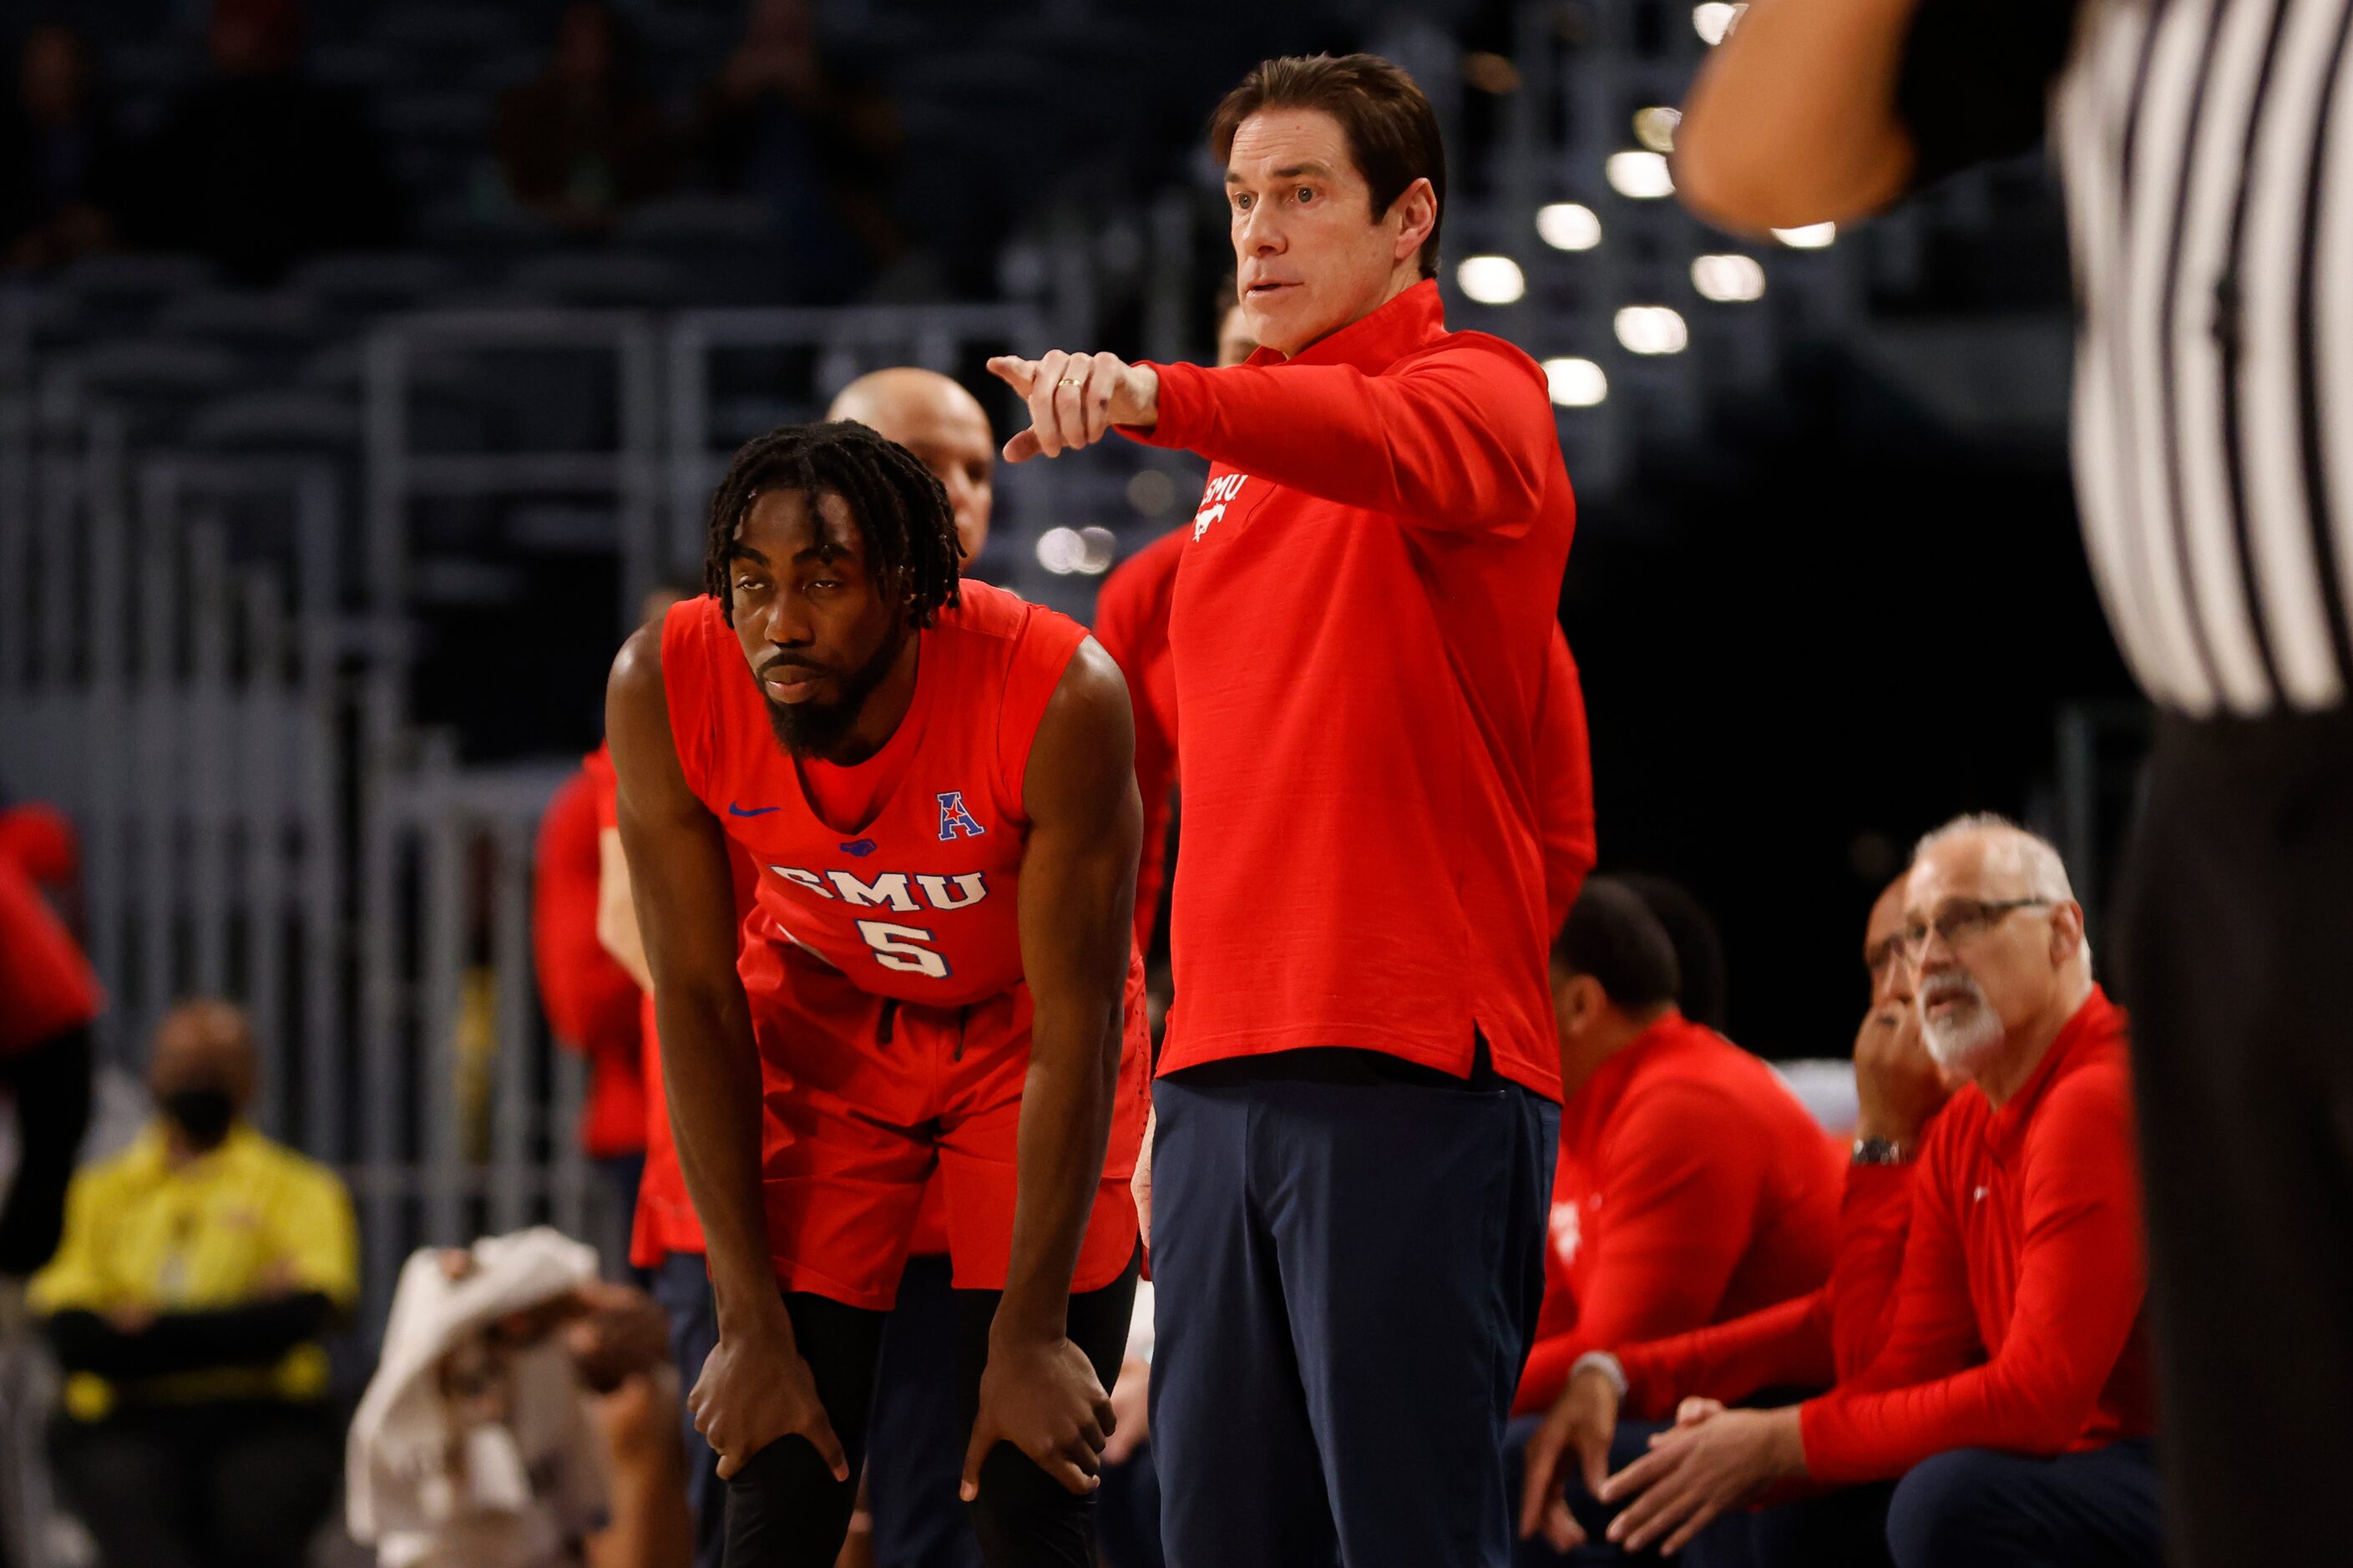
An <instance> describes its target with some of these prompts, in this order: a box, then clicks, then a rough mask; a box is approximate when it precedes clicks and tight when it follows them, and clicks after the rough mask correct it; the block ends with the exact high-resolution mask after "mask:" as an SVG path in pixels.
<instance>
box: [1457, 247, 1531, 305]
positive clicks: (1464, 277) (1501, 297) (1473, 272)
mask: <svg viewBox="0 0 2353 1568" xmlns="http://www.w3.org/2000/svg"><path fill="white" fill-rule="evenodd" d="M1454 281H1455V282H1456V283H1457V284H1458V285H1460V286H1461V289H1462V292H1463V294H1464V295H1465V296H1466V297H1468V298H1470V299H1472V300H1477V301H1478V302H1479V303H1480V304H1482V305H1509V304H1511V303H1513V302H1514V300H1518V299H1519V298H1520V296H1521V295H1523V294H1525V293H1526V292H1527V291H1528V280H1527V279H1526V278H1525V276H1523V275H1522V274H1521V272H1520V264H1519V263H1518V262H1516V261H1514V260H1513V259H1512V258H1510V257H1508V256H1466V257H1464V258H1462V264H1461V266H1459V267H1457V268H1455V269H1454Z"/></svg>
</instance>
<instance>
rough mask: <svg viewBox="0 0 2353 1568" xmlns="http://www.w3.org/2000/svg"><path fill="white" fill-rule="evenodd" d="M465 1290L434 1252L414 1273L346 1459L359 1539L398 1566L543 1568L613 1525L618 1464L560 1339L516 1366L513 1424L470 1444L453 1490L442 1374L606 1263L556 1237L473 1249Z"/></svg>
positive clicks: (396, 1308)
mask: <svg viewBox="0 0 2353 1568" xmlns="http://www.w3.org/2000/svg"><path fill="white" fill-rule="evenodd" d="M472 1251H473V1259H474V1267H473V1269H472V1270H471V1272H470V1273H469V1274H468V1275H467V1276H466V1277H465V1278H464V1279H450V1278H449V1277H448V1273H447V1272H446V1271H445V1270H444V1269H443V1268H442V1266H441V1259H440V1254H439V1252H438V1250H436V1249H433V1248H422V1249H420V1250H418V1251H417V1253H415V1254H413V1255H412V1256H411V1257H410V1258H409V1259H408V1261H407V1263H406V1264H405V1265H404V1266H403V1267H402V1268H401V1271H400V1283H399V1286H398V1288H397V1289H396V1291H395V1292H394V1295H393V1300H392V1316H391V1320H390V1321H389V1322H387V1323H386V1324H385V1336H384V1355H383V1358H382V1360H381V1361H379V1362H378V1363H377V1366H376V1373H375V1377H374V1378H373V1379H371V1380H370V1381H369V1383H368V1387H367V1393H366V1394H364V1395H363V1396H362V1397H361V1399H360V1406H359V1411H358V1413H357V1414H356V1415H354V1416H353V1419H352V1429H351V1436H350V1441H349V1446H348V1447H347V1448H346V1451H345V1455H344V1475H345V1491H346V1494H347V1503H346V1512H347V1516H348V1522H349V1524H350V1528H351V1532H352V1536H353V1539H354V1540H356V1541H358V1542H362V1543H371V1542H372V1543H374V1544H375V1547H376V1549H377V1561H378V1562H379V1563H382V1564H384V1568H438V1565H440V1564H445V1563H446V1564H450V1565H452V1568H455V1565H458V1564H463V1565H464V1568H540V1565H541V1564H544V1563H554V1562H561V1561H565V1557H564V1553H565V1552H566V1550H567V1549H568V1545H569V1543H570V1542H572V1541H574V1540H576V1539H577V1538H578V1537H579V1536H581V1535H583V1534H585V1533H586V1532H588V1531H593V1530H595V1529H596V1528H597V1527H598V1526H599V1525H601V1524H602V1523H603V1522H604V1518H605V1509H606V1484H607V1477H606V1473H605V1458H604V1451H603V1446H602V1444H601V1442H600V1440H599V1438H598V1436H597V1432H596V1426H595V1425H594V1423H593V1421H592V1420H591V1418H590V1415H589V1412H588V1408H587V1405H586V1393H585V1391H584V1390H583V1389H582V1387H581V1385H580V1382H579V1378H578V1376H577V1374H576V1373H575V1370H574V1368H573V1365H572V1359H571V1357H570V1355H569V1354H568V1353H567V1352H565V1348H564V1346H563V1344H562V1343H561V1342H559V1341H556V1340H554V1339H553V1338H551V1339H549V1340H547V1341H544V1342H542V1343H540V1344H538V1345H535V1346H533V1347H531V1348H529V1349H527V1350H525V1351H522V1352H519V1353H517V1354H515V1355H514V1356H512V1358H511V1359H510V1360H509V1361H508V1363H506V1405H507V1411H508V1419H507V1420H506V1422H505V1423H504V1424H503V1425H501V1426H483V1427H477V1428H475V1429H474V1430H473V1431H472V1432H470V1434H468V1436H467V1439H466V1443H465V1446H464V1458H463V1464H464V1469H465V1475H466V1485H465V1486H464V1487H463V1488H462V1489H460V1488H459V1487H457V1486H455V1485H453V1484H452V1481H451V1478H450V1475H449V1465H448V1453H449V1445H450V1441H451V1436H452V1426H451V1420H450V1415H451V1413H450V1411H449V1409H448V1404H447V1402H446V1401H445V1400H444V1399H443V1397H442V1395H441V1391H440V1388H439V1385H438V1382H437V1380H436V1378H435V1375H434V1372H435V1368H436V1367H437V1365H438V1363H439V1362H440V1360H441V1358H442V1357H443V1356H444V1355H446V1354H448V1352H450V1351H451V1350H452V1349H454V1348H456V1347H457V1346H459V1344H461V1343H462V1342H464V1341H465V1340H466V1338H467V1337H468V1336H469V1335H471V1334H473V1333H475V1332H477V1331H480V1330H481V1329H483V1328H484V1327H486V1326H487V1325H489V1324H491V1323H492V1322H495V1321H497V1320H499V1319H501V1318H503V1317H506V1316H508V1315H509V1314H511V1313H514V1312H521V1311H526V1310H530V1309H532V1308H533V1307H537V1306H541V1305H543V1304H544V1303H546V1302H548V1301H551V1300H555V1299H556V1298H558V1297H562V1296H565V1295H568V1294H570V1293H571V1292H572V1291H573V1290H574V1289H576V1288H578V1287H579V1286H581V1285H583V1284H585V1283H586V1282H587V1281H588V1280H591V1279H595V1278H596V1250H595V1249H594V1248H593V1247H586V1246H584V1245H582V1244H581V1243H579V1242H576V1241H574V1240H572V1239H570V1238H569V1237H565V1236H564V1235H563V1234H562V1233H561V1232H558V1231H555V1230H553V1229H551V1228H549V1227H547V1226H538V1227H535V1228H533V1229H531V1230H525V1231H518V1232H516V1233H515V1234H514V1235H512V1236H501V1237H485V1238H484V1239H482V1240H480V1241H478V1242H476V1243H475V1244H474V1246H473V1249H472Z"/></svg>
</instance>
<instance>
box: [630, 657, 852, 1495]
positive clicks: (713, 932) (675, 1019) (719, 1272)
mask: <svg viewBox="0 0 2353 1568" xmlns="http://www.w3.org/2000/svg"><path fill="white" fill-rule="evenodd" d="M605 728H606V734H607V740H608V742H609V743H610V745H611V747H612V752H613V771H614V773H615V776H616V777H617V780H618V782H619V791H618V823H619V828H620V835H621V846H622V848H623V850H624V851H625V853H626V855H627V857H628V866H629V888H630V893H631V896H632V900H633V901H634V903H635V905H636V911H637V922H636V923H637V929H638V932H639V934H640V936H641V938H642V940H643V943H644V950H645V960H646V966H647V969H648V971H649V973H650V974H651V976H652V979H653V983H654V1006H655V1016H656V1018H657V1021H658V1023H659V1028H660V1032H661V1047H662V1081H663V1083H664V1084H665V1085H666V1086H667V1089H668V1091H669V1096H670V1126H671V1128H672V1130H673V1131H675V1133H676V1135H677V1141H678V1152H679V1163H680V1164H681V1166H682V1167H683V1169H684V1173H685V1175H686V1184H687V1190H688V1192H689V1193H690V1194H691V1195H692V1197H693V1199H694V1208H695V1213H696V1214H697V1215H700V1216H701V1217H702V1227H703V1231H704V1234H705V1236H706V1237H707V1238H708V1243H709V1247H710V1254H709V1256H710V1262H711V1281H712V1293H713V1295H714V1297H715V1298H716V1300H717V1303H718V1314H719V1346H718V1348H717V1349H716V1350H714V1351H713V1352H712V1354H711V1359H710V1360H709V1361H708V1362H706V1363H704V1365H703V1369H702V1376H701V1377H700V1378H699V1379H698V1380H697V1381H696V1383H695V1385H694V1390H693V1393H692V1394H691V1396H690V1398H689V1404H690V1405H691V1406H692V1407H693V1410H694V1419H695V1426H696V1427H697V1428H698V1429H699V1430H700V1431H701V1432H702V1435H703V1436H704V1437H706V1438H707V1439H708V1440H709V1441H710V1443H711V1446H712V1449H713V1450H715V1451H716V1452H717V1453H718V1455H719V1473H720V1475H722V1476H723V1477H725V1476H732V1475H733V1474H734V1473H735V1472H736V1470H738V1469H739V1468H742V1467H743V1465H744V1461H746V1460H747V1459H749V1458H751V1457H752V1456H753V1455H754V1454H756V1453H758V1452H759V1451H760V1450H761V1449H762V1448H764V1447H766V1446H767V1445H768V1444H770V1443H772V1442H775V1441H776V1440H777V1439H778V1438H780V1437H784V1436H788V1435H791V1434H796V1433H797V1434H798V1435H799V1436H803V1437H805V1438H807V1440H808V1442H809V1443H810V1445H811V1446H812V1447H815V1448H816V1449H817V1451H818V1454H819V1456H820V1457H822V1458H824V1459H825V1461H826V1462H827V1463H828V1465H829V1466H831V1467H832V1468H833V1471H834V1473H835V1475H836V1476H837V1477H839V1478H840V1479H845V1480H846V1479H849V1465H848V1462H847V1461H846V1460H845V1459H844V1458H843V1457H842V1452H841V1445H840V1443H839V1441H837V1440H836V1438H835V1436H834V1434H833V1428H832V1426H831V1425H830V1423H828V1420H827V1418H826V1414H825V1409H824V1407H823V1405H821V1404H819V1402H818V1396H817V1388H816V1384H815V1383H814V1382H813V1381H812V1379H811V1378H810V1375H809V1370H808V1366H807V1363H805V1362H804V1361H803V1360H802V1359H801V1356H800V1352H799V1351H798V1349H797V1346H796V1345H795V1343H794V1340H793V1329H792V1321H791V1320H790V1318H788V1317H787V1316H786V1311H785V1306H784V1301H783V1299H782V1298H781V1297H779V1296H778V1295H777V1293H776V1274H775V1266H774V1264H773V1262H772V1261H771V1258H770V1255H769V1247H768V1232H767V1218H766V1210H765V1206H764V1204H763V1201H762V1187H761V1179H760V1133H761V1128H760V1115H761V1110H760V1107H761V1093H760V1063H759V1055H758V1048H757V1047H756V1045H755V1044H754V1039H753V1034H752V1017H751V1009H750V1006H749V1005H748V1004H747V1003H746V1001H745V999H744V984H743V981H742V980H741V979H740V978H739V977H738V976H737V974H736V972H735V916H734V908H735V905H734V894H733V888H732V884H731V881H730V879H729V875H728V869H727V851H726V844H725V839H724V837H723V834H722V832H721V830H720V826H719V824H718V822H717V821H716V820H715V819H714V818H713V817H712V815H711V813H710V812H709V811H708V810H706V809H705V808H704V806H703V805H702V802H701V801H699V800H697V799H695V797H694V795H693V792H692V791H691V790H690V789H688V787H687V784H686V777H685V774H684V773H681V771H680V768H679V762H678V750H677V745H676V742H674V741H673V740H672V739H671V736H670V703H669V699H668V697H667V696H666V695H665V693H664V691H663V689H662V676H661V628H660V627H659V626H648V627H644V628H642V629H640V630H639V631H638V633H637V634H636V635H634V636H633V637H630V638H629V640H628V643H627V644H626V645H624V646H623V647H622V649H621V654H620V657H619V658H617V659H616V660H615V661H614V664H613V675H612V679H611V681H610V683H609V684H608V686H607V691H606V699H605Z"/></svg>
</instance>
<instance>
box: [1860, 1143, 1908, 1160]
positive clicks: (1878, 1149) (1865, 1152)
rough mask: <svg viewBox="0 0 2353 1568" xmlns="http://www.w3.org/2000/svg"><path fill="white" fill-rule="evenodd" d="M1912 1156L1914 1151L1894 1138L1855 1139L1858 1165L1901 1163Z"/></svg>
mask: <svg viewBox="0 0 2353 1568" xmlns="http://www.w3.org/2000/svg"><path fill="white" fill-rule="evenodd" d="M1911 1158H1912V1151H1911V1150H1909V1149H1906V1148H1905V1146H1904V1145H1903V1144H1901V1143H1898V1142H1896V1141H1895V1140H1894V1139H1893V1138H1858V1139H1856V1140H1855V1141H1854V1163H1856V1164H1858V1165H1901V1164H1903V1163H1905V1162H1906V1161H1908V1160H1909V1159H1911Z"/></svg>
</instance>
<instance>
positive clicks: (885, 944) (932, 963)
mask: <svg viewBox="0 0 2353 1568" xmlns="http://www.w3.org/2000/svg"><path fill="white" fill-rule="evenodd" d="M858 934H859V935H860V936H861V937H864V938H865V939H866V945H867V946H869V947H871V948H872V949H873V950H874V962H875V963H879V964H881V966H882V967H883V968H885V969H896V970H899V971H901V972H902V973H907V974H924V975H929V976H930V977H931V978H932V979H934V980H945V979H946V978H947V977H948V961H947V960H946V959H944V958H942V957H941V956H940V955H939V954H938V953H936V952H933V951H932V950H931V949H930V948H928V947H923V946H919V945H918V944H919V943H922V942H929V941H931V940H932V933H931V932H929V931H925V930H923V928H922V927H920V926H901V925H892V923H891V922H890V921H859V922H858Z"/></svg>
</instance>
